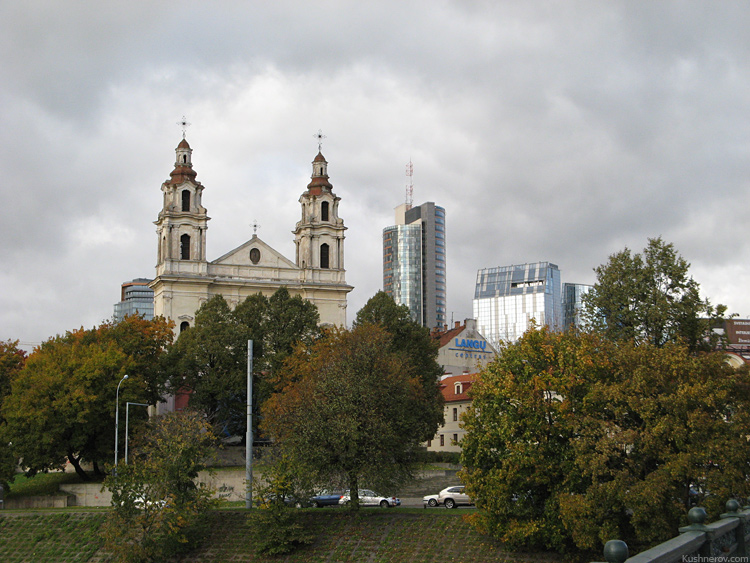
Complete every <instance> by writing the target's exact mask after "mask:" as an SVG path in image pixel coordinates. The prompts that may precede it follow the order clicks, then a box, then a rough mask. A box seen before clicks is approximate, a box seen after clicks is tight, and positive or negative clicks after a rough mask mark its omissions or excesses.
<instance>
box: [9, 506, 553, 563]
mask: <svg viewBox="0 0 750 563" xmlns="http://www.w3.org/2000/svg"><path fill="white" fill-rule="evenodd" d="M254 512H255V511H250V512H248V511H245V510H244V509H243V510H217V511H215V512H212V513H211V514H210V515H209V522H208V524H207V525H208V529H209V535H208V538H207V540H206V542H205V543H204V545H203V546H202V547H201V548H200V549H198V550H197V551H195V552H193V553H192V554H190V555H189V556H187V557H183V558H182V559H181V560H180V561H183V562H185V563H198V562H201V563H202V562H206V563H209V562H210V563H214V562H216V563H219V562H225V561H232V562H246V563H278V562H282V561H283V562H287V563H323V562H325V563H359V562H368V563H390V562H394V563H395V562H402V561H408V562H409V563H432V562H441V563H442V562H454V563H459V562H462V563H498V562H502V561H508V562H528V563H532V562H534V563H537V562H545V563H559V562H562V561H563V560H562V558H561V557H560V556H558V555H556V554H549V553H512V552H507V551H505V550H504V549H503V548H502V546H501V545H499V544H498V543H497V542H494V541H493V540H491V539H489V538H487V537H486V536H483V535H481V534H479V533H478V532H476V530H474V528H473V527H472V526H471V525H470V524H469V523H468V522H466V520H465V519H464V518H463V516H464V515H466V514H469V513H470V512H471V511H467V510H456V511H449V510H444V509H435V510H422V509H403V508H400V509H391V510H381V509H363V510H360V513H359V514H357V515H351V514H349V513H348V511H346V510H341V509H336V508H333V509H317V510H316V509H306V510H299V511H296V512H297V514H298V517H299V518H300V519H301V522H302V524H303V525H304V526H305V527H306V528H308V529H310V530H312V531H313V533H314V534H315V537H316V540H315V542H314V543H313V544H312V545H310V546H307V547H304V548H302V549H300V550H299V551H297V552H295V553H292V554H291V555H288V556H282V557H267V556H262V555H259V554H257V553H256V550H255V548H254V542H253V540H252V538H253V537H254V536H255V535H256V534H257V533H262V532H260V531H259V530H258V529H257V525H256V520H255V518H254V516H253V514H254ZM105 519H106V513H102V512H99V513H90V512H89V513H86V512H73V511H69V510H60V511H57V512H55V513H34V512H21V511H8V512H5V513H4V514H3V513H0V561H3V562H4V563H27V562H34V563H46V562H49V563H52V562H54V563H58V562H60V563H68V562H71V563H72V562H76V563H106V562H107V561H108V557H107V555H106V554H104V553H102V552H101V551H100V549H101V545H102V540H101V539H100V537H99V528H100V527H101V525H102V524H103V522H104V520H105Z"/></svg>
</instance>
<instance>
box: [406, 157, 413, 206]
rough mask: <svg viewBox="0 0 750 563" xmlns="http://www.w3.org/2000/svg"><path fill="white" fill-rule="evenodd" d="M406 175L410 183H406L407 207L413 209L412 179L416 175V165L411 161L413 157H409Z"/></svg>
mask: <svg viewBox="0 0 750 563" xmlns="http://www.w3.org/2000/svg"><path fill="white" fill-rule="evenodd" d="M406 177H407V178H409V183H408V184H406V209H411V206H412V203H413V201H414V200H413V196H414V182H413V180H412V178H413V177H414V165H413V164H412V163H411V158H410V159H409V164H407V165H406Z"/></svg>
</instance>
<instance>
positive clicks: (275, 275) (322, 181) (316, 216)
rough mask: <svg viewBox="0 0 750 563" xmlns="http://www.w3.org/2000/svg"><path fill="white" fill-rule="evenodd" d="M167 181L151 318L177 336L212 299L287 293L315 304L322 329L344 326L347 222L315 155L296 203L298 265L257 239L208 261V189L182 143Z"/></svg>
mask: <svg viewBox="0 0 750 563" xmlns="http://www.w3.org/2000/svg"><path fill="white" fill-rule="evenodd" d="M175 152H176V154H177V159H176V162H175V167H174V170H173V171H172V173H171V174H170V179H169V180H167V181H166V182H164V183H163V184H162V186H161V190H162V192H163V194H164V198H163V206H162V209H161V211H160V212H159V217H158V219H157V220H156V222H155V224H156V233H157V237H158V245H157V260H156V262H157V263H156V277H155V279H154V280H153V281H152V282H151V283H150V284H149V285H150V287H151V288H152V289H153V290H154V315H163V316H164V317H166V318H168V319H172V320H173V321H174V322H175V325H176V327H175V331H176V332H179V331H180V330H182V329H184V328H186V327H189V326H192V325H193V324H194V322H195V312H196V311H197V310H198V308H199V307H200V306H201V304H203V303H204V302H205V301H207V300H208V299H210V298H211V297H213V296H214V295H222V296H224V298H225V299H226V300H227V302H228V303H229V305H230V307H235V306H236V305H237V304H239V303H240V302H241V301H243V300H244V299H245V298H246V297H248V296H250V295H253V294H256V293H262V294H264V295H266V296H270V295H272V294H273V293H274V292H275V291H276V290H277V289H279V288H281V287H282V286H285V287H286V288H287V289H288V290H289V293H290V294H291V295H300V296H302V297H303V298H304V299H307V300H309V301H311V302H312V303H314V304H315V305H316V306H317V307H318V311H319V313H320V321H321V324H327V325H338V326H344V325H346V296H347V293H349V292H350V291H351V290H352V287H351V286H350V285H347V283H346V279H345V270H344V231H345V230H346V227H345V226H344V221H343V219H341V218H340V217H339V201H340V198H339V197H337V196H336V195H335V194H334V193H333V186H332V185H331V183H330V182H329V180H328V170H327V167H328V163H327V162H326V160H325V158H324V157H323V155H322V154H321V153H320V152H318V154H317V156H316V157H315V159H314V160H313V162H312V181H311V182H310V183H309V184H308V186H307V189H306V190H305V191H304V192H303V193H302V195H301V196H300V198H299V202H300V205H301V219H300V220H299V221H298V222H297V224H296V227H295V229H294V231H293V232H294V242H295V246H296V253H295V257H294V261H292V260H290V259H288V258H286V257H284V256H282V255H281V254H280V253H279V252H277V251H276V250H274V249H273V248H272V247H271V246H269V245H268V244H267V243H266V242H264V241H263V240H261V239H260V238H258V236H256V235H253V237H252V238H251V239H250V240H248V241H246V242H244V243H242V244H241V245H239V246H238V247H237V248H234V249H232V250H230V251H229V252H227V253H225V254H224V255H222V256H221V257H219V258H217V259H216V260H212V261H209V260H208V257H207V256H206V233H207V230H208V221H209V219H210V218H209V217H208V215H207V213H206V208H205V207H204V206H203V202H202V198H203V189H204V187H203V185H202V184H201V183H200V182H198V181H196V179H195V178H196V172H195V171H194V170H193V164H192V152H193V151H192V149H191V148H190V145H189V144H188V142H187V141H186V140H185V139H184V137H183V139H182V141H180V143H179V145H178V146H177V149H176V150H175Z"/></svg>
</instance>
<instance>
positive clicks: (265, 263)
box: [211, 235, 299, 270]
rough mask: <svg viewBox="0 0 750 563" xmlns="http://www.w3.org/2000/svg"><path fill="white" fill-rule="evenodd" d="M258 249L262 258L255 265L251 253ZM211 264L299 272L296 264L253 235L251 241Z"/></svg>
mask: <svg viewBox="0 0 750 563" xmlns="http://www.w3.org/2000/svg"><path fill="white" fill-rule="evenodd" d="M254 248H255V249H257V250H258V251H259V252H260V258H259V260H258V262H257V263H253V261H252V260H251V259H250V252H251V251H252V249H254ZM211 264H217V265H227V266H252V267H258V268H263V267H267V268H279V267H282V268H289V269H294V270H298V269H299V266H297V265H296V264H295V263H294V262H292V261H291V260H289V259H288V258H286V257H285V256H283V255H282V254H280V253H279V252H277V251H276V250H274V249H273V248H271V247H270V246H268V245H267V244H266V243H265V242H263V241H262V240H261V239H260V238H258V236H257V235H253V238H251V239H250V240H249V241H247V242H245V243H243V244H241V245H240V246H238V247H237V248H235V249H234V250H230V251H229V252H227V253H226V254H224V256H222V257H220V258H217V259H216V260H214V261H213V262H211Z"/></svg>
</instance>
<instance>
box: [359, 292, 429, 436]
mask: <svg viewBox="0 0 750 563" xmlns="http://www.w3.org/2000/svg"><path fill="white" fill-rule="evenodd" d="M362 324H377V325H379V326H381V327H382V328H384V329H385V330H386V331H387V332H388V333H389V334H390V335H391V344H390V346H389V347H388V350H389V351H390V352H392V353H394V354H398V355H401V356H402V357H403V358H404V359H405V360H406V361H407V362H408V363H409V365H411V366H412V367H413V369H414V373H415V374H416V375H417V376H418V377H419V379H420V381H421V383H422V390H423V395H422V398H423V401H424V402H423V405H422V406H421V407H420V410H421V416H422V421H423V423H424V431H423V434H422V440H423V441H427V440H430V439H432V438H433V437H434V436H435V432H437V429H438V427H439V426H440V425H441V424H443V422H444V418H443V395H442V394H441V393H440V387H439V385H438V381H439V380H440V377H441V376H442V375H443V368H442V367H441V366H440V364H439V363H438V362H437V356H438V349H439V347H438V342H437V341H436V340H433V339H432V337H431V336H430V331H429V329H428V328H426V327H423V326H421V325H420V324H419V323H417V322H415V321H414V320H412V318H411V315H410V314H409V308H408V307H407V306H406V305H397V304H396V302H395V301H394V300H393V298H392V297H390V296H389V295H388V294H387V293H385V292H384V291H378V292H377V293H376V294H375V295H374V296H373V297H371V298H370V300H369V301H367V303H365V306H364V307H362V309H360V310H359V311H358V312H357V318H356V320H355V321H354V327H357V326H359V325H362Z"/></svg>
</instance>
